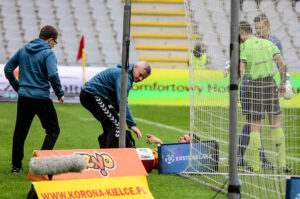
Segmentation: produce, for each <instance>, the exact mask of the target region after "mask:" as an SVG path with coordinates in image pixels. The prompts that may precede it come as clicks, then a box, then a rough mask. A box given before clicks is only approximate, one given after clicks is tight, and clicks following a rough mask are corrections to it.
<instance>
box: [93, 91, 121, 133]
mask: <svg viewBox="0 0 300 199" xmlns="http://www.w3.org/2000/svg"><path fill="white" fill-rule="evenodd" d="M95 99H96V102H97V104H98V105H99V107H100V108H101V110H102V111H103V113H104V114H105V115H106V117H107V118H108V119H109V120H110V121H111V122H112V123H113V124H114V125H115V127H116V134H115V136H116V137H117V138H118V137H119V136H120V125H119V122H118V121H117V119H116V118H115V117H114V116H113V114H112V113H111V112H110V110H109V108H108V107H106V104H105V103H103V101H102V99H101V98H100V97H99V96H95Z"/></svg>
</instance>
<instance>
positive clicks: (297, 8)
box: [295, 1, 300, 16]
mask: <svg viewBox="0 0 300 199" xmlns="http://www.w3.org/2000/svg"><path fill="white" fill-rule="evenodd" d="M295 12H296V13H297V14H298V16H299V15H300V1H296V3H295Z"/></svg>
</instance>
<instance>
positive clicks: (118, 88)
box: [115, 74, 142, 138]
mask: <svg viewBox="0 0 300 199" xmlns="http://www.w3.org/2000/svg"><path fill="white" fill-rule="evenodd" d="M115 89H116V97H117V104H118V106H119V110H120V101H121V99H120V98H121V94H120V93H121V74H120V75H118V77H117V79H116V80H115ZM127 89H128V85H127ZM128 95H129V90H127V98H128ZM126 124H127V127H128V128H129V129H130V130H132V131H133V132H134V133H135V134H136V136H137V137H138V138H141V137H142V133H141V131H140V130H139V129H138V127H136V123H135V122H134V120H133V117H132V114H131V111H130V107H129V105H128V100H127V102H126Z"/></svg>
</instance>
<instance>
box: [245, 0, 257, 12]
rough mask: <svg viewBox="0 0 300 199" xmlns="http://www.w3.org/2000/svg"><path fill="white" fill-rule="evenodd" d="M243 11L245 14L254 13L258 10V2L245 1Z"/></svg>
mask: <svg viewBox="0 0 300 199" xmlns="http://www.w3.org/2000/svg"><path fill="white" fill-rule="evenodd" d="M242 7H243V11H244V12H252V11H255V10H257V6H256V2H255V1H253V0H245V1H243V6H242Z"/></svg>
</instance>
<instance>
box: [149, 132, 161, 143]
mask: <svg viewBox="0 0 300 199" xmlns="http://www.w3.org/2000/svg"><path fill="white" fill-rule="evenodd" d="M146 136H147V143H148V144H152V143H155V144H163V142H162V141H161V140H160V139H159V138H157V137H155V136H154V135H150V134H147V135H146Z"/></svg>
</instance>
